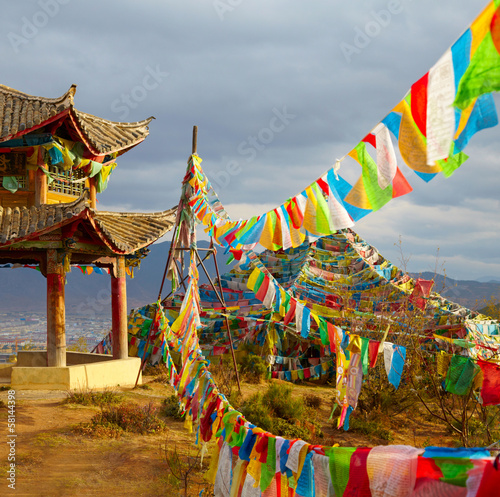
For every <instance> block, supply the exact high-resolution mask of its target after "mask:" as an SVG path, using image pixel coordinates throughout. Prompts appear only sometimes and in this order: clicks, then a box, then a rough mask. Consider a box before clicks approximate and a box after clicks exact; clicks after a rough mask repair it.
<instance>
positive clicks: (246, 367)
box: [238, 353, 267, 383]
mask: <svg viewBox="0 0 500 497" xmlns="http://www.w3.org/2000/svg"><path fill="white" fill-rule="evenodd" d="M238 370H239V371H240V372H241V373H242V374H243V375H244V377H245V380H246V381H248V382H249V383H260V382H261V381H262V380H263V379H265V378H266V375H267V364H266V362H265V360H264V359H263V358H262V357H260V356H258V355H255V354H251V353H250V354H247V355H244V356H243V357H242V358H241V359H240V362H239V368H238Z"/></svg>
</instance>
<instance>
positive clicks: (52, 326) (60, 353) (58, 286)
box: [47, 249, 66, 367]
mask: <svg viewBox="0 0 500 497" xmlns="http://www.w3.org/2000/svg"><path fill="white" fill-rule="evenodd" d="M64 280H65V278H64V267H63V263H62V261H59V258H58V254H57V250H55V249H49V250H47V366H57V367H62V366H66V310H65V304H64V283H65V281H64Z"/></svg>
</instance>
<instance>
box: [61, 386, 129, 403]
mask: <svg viewBox="0 0 500 497" xmlns="http://www.w3.org/2000/svg"><path fill="white" fill-rule="evenodd" d="M66 395H67V396H66V401H65V402H66V403H67V404H80V405H83V406H106V405H110V404H118V403H119V402H121V401H122V398H123V397H122V395H121V394H119V393H118V392H115V391H114V390H110V389H106V390H103V391H102V392H96V391H94V390H85V389H82V390H73V391H69V392H67V394H66Z"/></svg>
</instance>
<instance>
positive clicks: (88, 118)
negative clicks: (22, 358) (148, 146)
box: [0, 85, 175, 369]
mask: <svg viewBox="0 0 500 497" xmlns="http://www.w3.org/2000/svg"><path fill="white" fill-rule="evenodd" d="M75 90H76V86H75V85H73V86H71V88H70V89H69V90H68V91H67V92H66V93H65V94H64V95H62V96H61V97H59V98H42V97H35V96H31V95H28V94H25V93H21V92H19V91H17V90H14V89H12V88H9V87H6V86H3V85H0V181H1V183H0V187H1V188H0V263H1V264H5V263H19V264H28V265H37V266H38V267H39V269H40V271H41V273H42V274H43V276H45V277H46V279H47V353H46V364H45V366H49V367H65V366H66V357H67V353H66V338H65V301H64V286H65V274H66V273H67V272H68V271H69V270H70V267H71V265H72V264H73V265H74V264H77V265H95V266H97V267H100V268H105V269H106V270H107V271H108V272H109V273H110V275H111V306H112V338H113V358H114V359H125V358H127V357H128V344H127V300H126V269H125V267H126V264H127V261H128V260H130V258H133V257H134V254H138V253H139V251H142V249H144V248H145V247H147V246H148V245H150V244H152V243H153V242H155V241H156V240H158V239H159V238H160V237H162V236H163V235H164V234H165V233H167V232H168V231H169V230H170V229H171V228H172V226H173V224H174V220H175V209H169V210H166V211H163V212H158V213H145V214H139V213H117V212H105V211H99V210H97V208H96V203H97V195H98V194H99V193H100V192H102V191H104V189H105V188H106V187H107V184H108V181H109V176H110V174H111V172H112V171H113V169H114V168H115V167H116V159H117V157H118V156H120V155H121V154H123V153H125V152H126V151H128V150H130V149H131V148H132V147H135V146H136V145H138V144H139V143H141V142H142V141H143V140H144V139H145V138H146V137H147V135H148V133H149V129H148V125H149V123H150V121H151V120H152V119H153V118H152V117H150V118H148V119H146V120H144V121H140V122H134V123H122V122H113V121H108V120H106V119H101V118H99V117H96V116H93V115H90V114H86V113H84V112H81V111H79V110H77V109H76V108H75V107H74V103H73V98H74V95H75ZM18 365H19V363H18ZM14 369H16V368H14Z"/></svg>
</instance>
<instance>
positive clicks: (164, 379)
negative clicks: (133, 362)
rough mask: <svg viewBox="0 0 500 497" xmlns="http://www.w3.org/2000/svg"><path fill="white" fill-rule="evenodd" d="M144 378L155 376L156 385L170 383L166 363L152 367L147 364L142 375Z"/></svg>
mask: <svg viewBox="0 0 500 497" xmlns="http://www.w3.org/2000/svg"><path fill="white" fill-rule="evenodd" d="M142 374H143V375H144V376H153V380H152V381H153V382H154V383H168V381H169V379H170V378H169V376H168V371H167V366H165V364H164V363H158V364H155V365H154V366H152V365H151V364H147V365H146V367H145V368H144V371H143V373H142Z"/></svg>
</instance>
